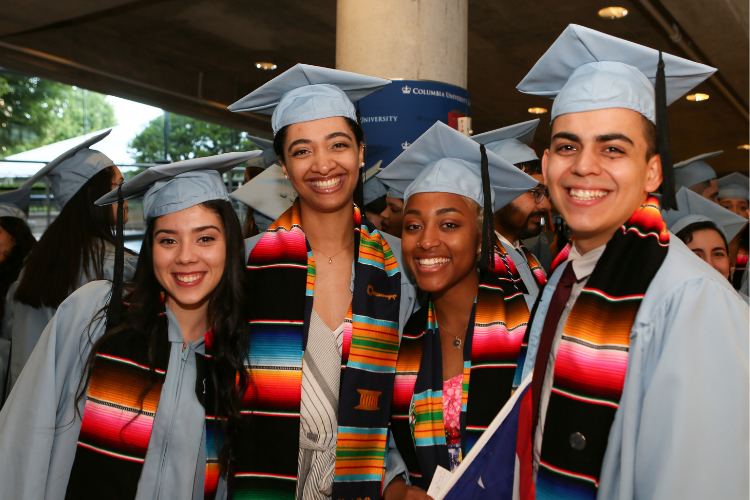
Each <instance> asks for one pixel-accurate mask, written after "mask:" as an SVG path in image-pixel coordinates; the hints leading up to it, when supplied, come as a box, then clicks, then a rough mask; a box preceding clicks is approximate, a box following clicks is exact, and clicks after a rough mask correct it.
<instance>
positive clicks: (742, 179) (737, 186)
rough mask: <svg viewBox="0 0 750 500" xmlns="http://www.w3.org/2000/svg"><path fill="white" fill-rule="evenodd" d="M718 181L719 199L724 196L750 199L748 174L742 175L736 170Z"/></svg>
mask: <svg viewBox="0 0 750 500" xmlns="http://www.w3.org/2000/svg"><path fill="white" fill-rule="evenodd" d="M716 183H717V184H718V185H719V199H720V200H721V199H723V198H736V199H745V200H750V189H749V188H748V184H750V179H748V177H747V176H746V175H742V174H741V173H739V172H734V173H731V174H729V175H725V176H724V177H722V178H721V179H719V180H718V181H716Z"/></svg>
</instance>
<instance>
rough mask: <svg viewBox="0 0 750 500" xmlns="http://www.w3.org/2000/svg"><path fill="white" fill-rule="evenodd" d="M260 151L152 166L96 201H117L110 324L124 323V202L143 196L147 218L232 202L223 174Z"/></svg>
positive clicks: (106, 203)
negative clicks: (122, 313) (220, 202)
mask: <svg viewBox="0 0 750 500" xmlns="http://www.w3.org/2000/svg"><path fill="white" fill-rule="evenodd" d="M260 154H261V152H260V151H248V152H234V153H224V154H221V155H216V156H205V157H202V158H192V159H190V160H184V161H178V162H175V163H169V164H166V165H158V166H155V167H151V168H148V169H146V170H144V171H143V172H141V173H140V174H138V175H136V176H135V177H133V178H132V179H130V180H129V181H127V182H125V183H123V184H121V185H120V186H119V187H118V188H117V189H114V190H112V191H110V192H109V193H107V194H105V195H104V196H102V197H101V198H99V199H98V200H97V201H96V204H97V205H111V204H113V203H117V238H116V240H117V253H116V254H115V270H114V281H113V284H112V297H116V299H115V300H110V304H109V308H108V310H107V325H108V326H109V327H113V326H116V325H118V324H119V323H120V308H121V302H122V301H121V300H119V298H120V297H121V296H122V273H123V266H124V253H123V252H124V241H123V227H122V225H123V203H124V201H125V200H129V199H131V198H135V197H138V196H143V218H144V219H145V220H146V221H149V220H151V219H153V218H155V217H160V216H162V215H167V214H171V213H175V212H179V211H180V210H185V209H186V208H190V207H193V206H195V205H199V204H201V203H203V202H206V201H210V200H225V201H229V195H228V193H227V188H226V186H225V185H224V180H223V179H222V177H221V174H222V173H223V172H226V171H228V170H231V169H232V168H234V167H235V166H237V165H239V164H240V163H242V162H244V161H247V160H249V159H251V158H255V157H256V156H258V155H260Z"/></svg>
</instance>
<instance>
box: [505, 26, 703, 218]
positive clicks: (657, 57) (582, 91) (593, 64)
mask: <svg viewBox="0 0 750 500" xmlns="http://www.w3.org/2000/svg"><path fill="white" fill-rule="evenodd" d="M715 71H716V69H715V68H711V67H710V66H706V65H705V64H699V63H696V62H693V61H690V60H688V59H683V58H681V57H677V56H673V55H671V54H662V53H661V52H660V51H658V50H654V49H651V48H649V47H644V46H643V45H638V44H637V43H633V42H628V41H626V40H622V39H620V38H616V37H613V36H610V35H606V34H604V33H600V32H598V31H595V30H592V29H589V28H584V27H583V26H578V25H576V24H571V25H569V26H568V27H567V28H565V31H563V33H562V34H561V35H560V37H558V39H557V40H556V41H555V42H554V43H553V44H552V46H551V47H550V48H549V49H548V50H547V52H545V54H544V55H543V56H542V57H541V59H539V61H537V63H536V64H535V65H534V67H533V68H532V69H531V71H529V73H528V74H527V75H526V76H525V77H524V79H523V80H522V81H521V83H519V84H518V87H517V88H518V90H520V91H521V92H523V93H526V94H532V95H539V96H546V97H552V98H554V99H555V100H554V102H553V104H552V113H551V120H552V121H554V120H555V118H557V117H558V116H560V115H564V114H567V113H580V112H584V111H595V110H602V109H610V108H624V109H630V110H632V111H636V112H637V113H640V114H641V115H643V116H644V117H646V119H648V120H650V121H651V122H652V123H654V124H655V125H656V142H657V149H658V152H659V155H660V159H661V166H662V174H663V181H662V186H661V189H662V204H663V205H662V206H663V207H664V208H667V209H674V208H675V186H674V170H673V165H672V152H671V149H670V147H669V130H668V119H667V106H668V105H669V104H671V103H673V102H674V101H676V100H677V99H679V98H680V97H681V96H682V95H684V94H685V93H687V92H688V91H689V90H690V89H692V88H694V87H695V86H696V85H698V84H699V83H701V82H702V81H704V80H705V79H706V78H708V77H709V76H711V75H712V74H713V73H714V72H715Z"/></svg>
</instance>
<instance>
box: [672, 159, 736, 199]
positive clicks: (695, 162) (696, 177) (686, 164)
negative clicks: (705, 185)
mask: <svg viewBox="0 0 750 500" xmlns="http://www.w3.org/2000/svg"><path fill="white" fill-rule="evenodd" d="M723 152H724V151H714V152H713V153H704V154H702V155H698V156H695V157H693V158H690V159H689V160H685V161H681V162H680V163H676V164H675V166H674V183H675V189H677V190H679V189H680V188H681V187H686V188H691V187H693V186H695V185H696V184H700V183H701V182H706V181H710V180H711V179H716V172H715V171H714V169H713V168H711V166H710V165H709V164H708V163H706V162H705V161H703V160H707V159H708V158H713V157H714V156H719V155H720V154H721V153H723Z"/></svg>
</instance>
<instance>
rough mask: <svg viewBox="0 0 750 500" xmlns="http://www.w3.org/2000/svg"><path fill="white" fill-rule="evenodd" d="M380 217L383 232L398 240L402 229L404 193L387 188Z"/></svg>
mask: <svg viewBox="0 0 750 500" xmlns="http://www.w3.org/2000/svg"><path fill="white" fill-rule="evenodd" d="M380 215H381V216H382V217H383V221H382V222H381V224H382V226H383V232H385V233H388V234H390V235H393V236H395V237H396V238H400V237H401V232H402V231H403V229H404V227H403V221H404V193H401V192H399V191H396V190H395V189H393V188H391V187H389V188H388V192H387V193H386V195H385V210H383V212H382V213H381V214H380Z"/></svg>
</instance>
